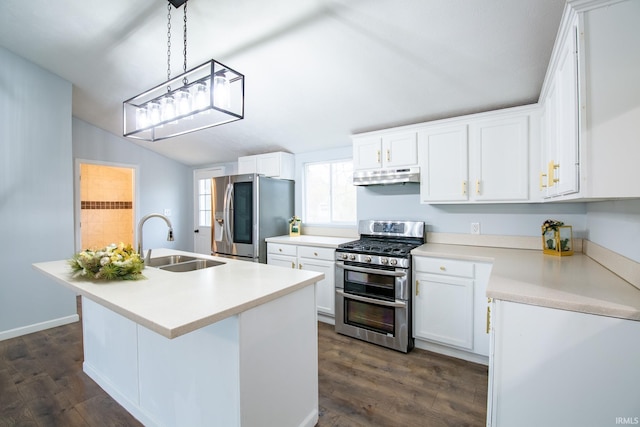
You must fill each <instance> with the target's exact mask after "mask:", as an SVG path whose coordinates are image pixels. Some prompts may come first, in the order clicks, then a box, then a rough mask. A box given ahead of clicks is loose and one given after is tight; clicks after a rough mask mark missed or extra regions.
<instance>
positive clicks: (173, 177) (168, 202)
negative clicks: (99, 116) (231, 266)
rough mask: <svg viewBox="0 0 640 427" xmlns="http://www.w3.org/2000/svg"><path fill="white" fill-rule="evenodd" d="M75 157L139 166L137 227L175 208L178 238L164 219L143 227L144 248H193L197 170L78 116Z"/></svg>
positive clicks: (74, 141) (173, 213)
mask: <svg viewBox="0 0 640 427" xmlns="http://www.w3.org/2000/svg"><path fill="white" fill-rule="evenodd" d="M73 157H74V159H81V160H94V161H99V162H110V163H117V164H120V165H125V164H126V165H130V166H138V170H139V175H140V176H136V180H138V182H137V184H138V185H137V188H138V191H137V193H138V194H137V201H138V205H137V207H138V209H137V211H136V229H137V224H138V221H139V220H140V218H142V217H143V216H145V215H147V214H149V213H160V214H162V213H163V212H164V209H170V210H171V216H170V217H169V219H170V220H171V224H172V225H173V230H174V238H175V241H173V242H168V241H167V226H166V224H165V223H164V221H162V220H161V219H160V218H151V219H149V220H148V221H147V222H146V223H145V225H144V228H143V232H144V233H143V234H144V248H145V251H146V249H148V248H161V247H162V248H172V249H179V250H186V251H191V250H193V173H192V169H191V168H190V167H187V166H185V165H183V164H181V163H178V162H176V161H174V160H171V159H168V158H167V157H164V156H161V155H159V154H157V153H154V152H152V151H150V150H147V149H145V148H143V147H140V146H138V145H136V144H134V143H132V142H131V141H128V140H126V139H125V138H123V137H119V136H116V135H113V134H111V133H109V132H106V131H104V130H102V129H100V128H97V127H95V126H93V125H90V124H89V123H87V122H85V121H82V120H80V119H77V118H73Z"/></svg>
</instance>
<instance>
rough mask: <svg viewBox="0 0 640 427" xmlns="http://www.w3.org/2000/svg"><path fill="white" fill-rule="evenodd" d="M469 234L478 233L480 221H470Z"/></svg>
mask: <svg viewBox="0 0 640 427" xmlns="http://www.w3.org/2000/svg"><path fill="white" fill-rule="evenodd" d="M471 234H480V223H479V222H472V223H471Z"/></svg>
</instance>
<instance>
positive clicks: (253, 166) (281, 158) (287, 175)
mask: <svg viewBox="0 0 640 427" xmlns="http://www.w3.org/2000/svg"><path fill="white" fill-rule="evenodd" d="M294 170H295V163H294V156H293V154H290V153H285V152H282V151H278V152H275V153H266V154H256V155H253V156H244V157H240V158H238V174H244V173H257V174H259V175H265V176H270V177H273V178H281V179H291V180H292V179H294V178H295V176H294Z"/></svg>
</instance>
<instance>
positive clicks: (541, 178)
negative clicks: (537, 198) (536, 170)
mask: <svg viewBox="0 0 640 427" xmlns="http://www.w3.org/2000/svg"><path fill="white" fill-rule="evenodd" d="M545 176H547V174H546V173H544V172H540V190H542V189H543V188H546V187H547V184H543V180H544V178H543V177H545Z"/></svg>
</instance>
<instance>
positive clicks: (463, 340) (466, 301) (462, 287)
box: [414, 273, 473, 350]
mask: <svg viewBox="0 0 640 427" xmlns="http://www.w3.org/2000/svg"><path fill="white" fill-rule="evenodd" d="M414 307H415V324H414V336H415V338H423V339H427V340H431V341H435V342H439V343H442V344H448V345H453V346H456V347H461V348H465V349H469V350H471V349H472V348H473V280H471V279H462V278H454V277H447V276H440V277H439V276H435V275H429V274H424V273H416V290H415V299H414Z"/></svg>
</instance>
